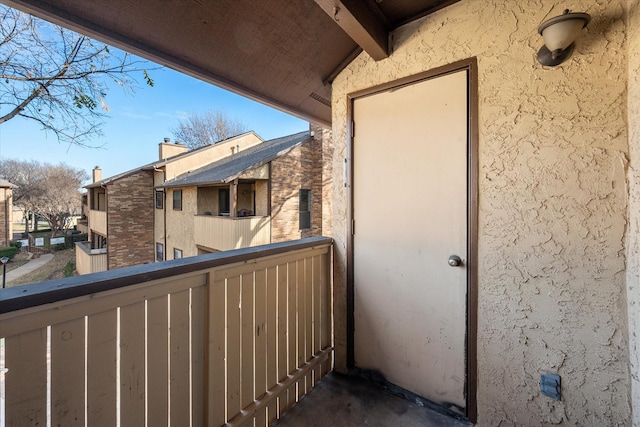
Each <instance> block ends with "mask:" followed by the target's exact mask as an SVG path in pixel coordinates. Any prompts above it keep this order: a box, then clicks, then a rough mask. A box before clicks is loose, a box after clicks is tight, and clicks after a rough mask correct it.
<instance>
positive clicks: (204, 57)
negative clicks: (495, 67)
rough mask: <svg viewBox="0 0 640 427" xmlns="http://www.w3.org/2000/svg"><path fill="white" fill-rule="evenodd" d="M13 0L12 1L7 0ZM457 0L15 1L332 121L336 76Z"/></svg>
mask: <svg viewBox="0 0 640 427" xmlns="http://www.w3.org/2000/svg"><path fill="white" fill-rule="evenodd" d="M3 1H5V0H3ZM456 1H458V0H394V1H389V0H315V1H314V0H296V1H291V0H260V1H255V0H187V1H185V0H181V1H178V0H167V1H162V2H160V1H157V0H110V1H95V2H94V1H86V0H7V1H6V3H7V4H8V5H9V6H12V7H16V8H18V9H20V10H23V11H25V12H28V13H31V14H33V15H35V16H39V17H41V18H44V19H46V20H48V21H51V22H54V23H56V24H59V25H63V26H65V27H68V28H71V29H73V30H75V31H78V32H80V33H83V34H87V35H89V36H91V37H93V38H95V39H98V40H102V41H103V42H105V43H108V44H110V45H113V46H116V47H118V48H121V49H123V50H126V51H128V52H131V53H134V54H136V55H138V56H141V57H143V58H146V59H149V60H152V61H154V62H157V63H159V64H162V65H165V66H168V67H170V68H173V69H175V70H178V71H181V72H183V73H186V74H188V75H191V76H193V77H196V78H198V79H201V80H204V81H207V82H209V83H212V84H214V85H216V86H219V87H222V88H224V89H227V90H230V91H232V92H235V93H237V94H240V95H242V96H245V97H248V98H250V99H253V100H255V101H258V102H262V103H264V104H267V105H269V106H272V107H274V108H277V109H279V110H282V111H285V112H288V113H291V114H293V115H295V116H298V117H301V118H304V119H306V120H309V121H311V122H314V123H317V124H319V125H323V126H330V124H331V82H332V81H333V79H334V78H335V77H336V76H337V74H339V72H340V71H342V69H344V67H346V66H347V65H348V64H349V63H350V62H351V61H352V60H353V59H354V58H355V57H356V56H357V55H358V54H360V53H361V52H362V51H363V50H364V51H365V52H366V53H367V54H369V55H370V56H371V57H372V58H373V59H375V60H380V59H383V58H386V57H387V56H388V53H389V47H388V38H389V34H390V32H391V31H393V29H395V28H397V27H398V26H399V25H402V24H404V23H406V22H409V21H411V20H413V19H416V18H418V17H421V16H424V15H426V14H428V13H431V12H433V11H435V10H437V9H440V8H442V7H445V6H447V5H449V4H451V3H454V2H456Z"/></svg>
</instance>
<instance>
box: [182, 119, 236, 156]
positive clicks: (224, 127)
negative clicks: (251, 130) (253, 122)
mask: <svg viewBox="0 0 640 427" xmlns="http://www.w3.org/2000/svg"><path fill="white" fill-rule="evenodd" d="M245 131H246V126H245V125H244V124H243V123H242V122H241V121H238V120H235V119H233V118H231V117H230V116H229V115H228V114H227V113H226V112H225V111H220V110H218V111H207V112H205V113H202V114H198V113H189V114H188V115H187V117H186V118H185V119H184V120H180V122H179V124H178V126H177V127H176V128H174V129H173V136H174V137H175V138H176V140H177V141H181V142H183V143H184V144H185V145H186V146H187V147H189V149H190V150H193V149H196V148H199V147H204V146H206V145H211V144H215V143H216V142H219V141H222V140H224V139H227V138H230V137H232V136H236V135H239V134H241V133H243V132H245Z"/></svg>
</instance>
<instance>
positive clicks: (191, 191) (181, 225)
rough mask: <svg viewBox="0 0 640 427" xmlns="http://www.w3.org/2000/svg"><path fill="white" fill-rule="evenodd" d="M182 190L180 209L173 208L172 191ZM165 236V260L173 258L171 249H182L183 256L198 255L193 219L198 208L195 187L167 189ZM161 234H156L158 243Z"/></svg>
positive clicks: (160, 239)
mask: <svg viewBox="0 0 640 427" xmlns="http://www.w3.org/2000/svg"><path fill="white" fill-rule="evenodd" d="M177 190H182V210H174V209H173V192H174V191H177ZM165 209H166V215H167V236H166V245H165V254H164V256H165V260H170V259H173V250H174V249H180V250H182V256H183V257H189V256H194V255H198V249H197V248H196V246H195V241H194V239H195V234H194V221H195V216H196V213H197V209H198V191H197V187H184V188H171V189H167V203H166V204H165ZM162 238H163V236H156V239H157V241H158V242H159V243H163V242H162Z"/></svg>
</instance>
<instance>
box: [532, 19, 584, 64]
mask: <svg viewBox="0 0 640 427" xmlns="http://www.w3.org/2000/svg"><path fill="white" fill-rule="evenodd" d="M589 21H591V17H590V16H589V14H587V13H570V12H569V10H565V12H564V14H563V15H560V16H556V17H555V18H551V19H549V20H547V21H545V22H543V23H542V24H540V26H539V27H538V33H540V35H542V38H543V40H544V46H543V47H542V48H541V49H540V51H539V52H538V61H539V62H540V63H541V64H543V65H549V66H556V65H559V64H561V63H562V62H564V61H565V60H567V59H568V58H569V57H570V56H571V53H572V52H573V42H574V41H575V40H576V39H577V38H578V36H579V35H580V32H581V31H582V29H583V28H584V27H586V26H587V24H588V23H589Z"/></svg>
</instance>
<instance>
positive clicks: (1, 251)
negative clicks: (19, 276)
mask: <svg viewBox="0 0 640 427" xmlns="http://www.w3.org/2000/svg"><path fill="white" fill-rule="evenodd" d="M18 252H20V248H16V247H8V248H7V247H0V258H2V257H3V256H6V257H7V258H9V259H12V258H13V257H14V256H16V254H17V253H18Z"/></svg>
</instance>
